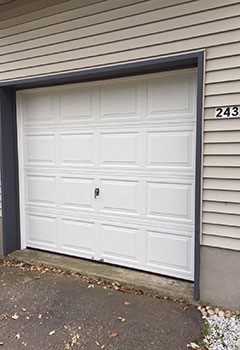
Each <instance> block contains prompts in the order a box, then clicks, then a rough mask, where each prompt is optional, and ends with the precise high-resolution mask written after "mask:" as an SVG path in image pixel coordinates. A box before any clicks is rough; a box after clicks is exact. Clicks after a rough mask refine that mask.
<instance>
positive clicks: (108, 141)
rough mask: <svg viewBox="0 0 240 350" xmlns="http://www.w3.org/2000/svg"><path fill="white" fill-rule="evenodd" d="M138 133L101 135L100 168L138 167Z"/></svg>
mask: <svg viewBox="0 0 240 350" xmlns="http://www.w3.org/2000/svg"><path fill="white" fill-rule="evenodd" d="M139 142H140V135H139V133H138V132H126V131H125V132H116V131H115V132H108V133H101V135H100V145H101V165H102V166H117V167H119V166H131V167H132V166H134V167H137V166H139Z"/></svg>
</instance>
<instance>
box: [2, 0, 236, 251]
mask: <svg viewBox="0 0 240 350" xmlns="http://www.w3.org/2000/svg"><path fill="white" fill-rule="evenodd" d="M23 3H24V4H23ZM49 3H51V6H50V5H49ZM46 6H47V7H46ZM2 9H3V10H4V11H0V13H1V14H0V81H10V80H14V79H23V78H27V77H36V76H44V75H49V74H56V73H61V72H70V71H79V70H84V69H91V68H97V67H102V66H107V65H117V64H120V63H128V62H133V61H138V60H144V59H150V58H156V57H159V56H167V55H172V54H174V55H176V54H182V53H186V52H192V51H196V50H205V52H206V65H205V92H204V116H203V183H202V187H203V193H202V197H203V202H202V223H203V224H202V245H203V246H208V247H218V248H222V249H224V250H226V251H228V250H229V251H230V250H233V251H239V249H240V233H239V232H240V216H239V212H240V167H239V164H240V119H221V120H219V119H215V118H214V109H215V107H217V106H222V105H223V106H230V105H240V97H239V86H240V64H239V62H240V44H239V37H240V29H239V20H240V3H239V0H196V1H191V0H162V1H159V0H148V1H146V0H106V1H101V0H82V1H79V0H69V1H64V0H52V1H50V2H49V1H47V0H42V1H29V0H27V1H24V2H23V0H17V1H15V2H14V3H12V4H11V3H10V4H6V5H2V6H1V10H2Z"/></svg>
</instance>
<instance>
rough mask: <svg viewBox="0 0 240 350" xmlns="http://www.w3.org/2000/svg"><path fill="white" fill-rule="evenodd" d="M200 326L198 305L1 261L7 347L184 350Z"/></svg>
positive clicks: (0, 337) (0, 321)
mask: <svg viewBox="0 0 240 350" xmlns="http://www.w3.org/2000/svg"><path fill="white" fill-rule="evenodd" d="M201 327H202V320H201V315H200V313H199V312H198V310H197V309H196V307H194V306H187V307H186V305H185V304H180V303H178V302H173V301H170V300H167V299H157V298H154V297H150V296H147V295H135V294H134V293H124V292H121V291H114V290H112V289H109V288H107V287H106V286H102V285H97V284H91V283H90V282H87V281H83V280H81V279H80V278H77V277H76V276H72V275H62V274H57V273H53V272H47V273H41V272H40V271H39V272H36V271H29V270H25V269H20V268H19V267H9V266H3V264H0V349H3V350H19V349H29V350H53V349H54V350H67V349H84V350H98V349H105V350H108V349H109V350H110V349H111V350H113V349H114V350H184V349H186V348H187V347H186V345H187V344H188V343H190V342H198V341H199V340H200V338H201Z"/></svg>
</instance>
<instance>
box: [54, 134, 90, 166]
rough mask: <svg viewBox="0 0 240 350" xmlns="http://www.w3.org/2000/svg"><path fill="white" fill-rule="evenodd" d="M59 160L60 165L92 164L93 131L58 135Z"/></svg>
mask: <svg viewBox="0 0 240 350" xmlns="http://www.w3.org/2000/svg"><path fill="white" fill-rule="evenodd" d="M60 150H61V151H60V159H61V160H60V162H61V164H62V165H72V166H79V165H81V166H86V165H88V166H89V165H91V166H93V165H94V133H75V134H61V135H60Z"/></svg>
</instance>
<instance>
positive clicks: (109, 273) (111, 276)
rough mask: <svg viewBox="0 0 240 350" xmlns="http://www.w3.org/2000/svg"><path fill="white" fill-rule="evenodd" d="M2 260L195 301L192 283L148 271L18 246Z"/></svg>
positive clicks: (192, 302)
mask: <svg viewBox="0 0 240 350" xmlns="http://www.w3.org/2000/svg"><path fill="white" fill-rule="evenodd" d="M5 260H10V261H12V262H23V263H26V264H29V265H33V266H45V267H50V268H56V269H60V270H63V271H71V272H75V273H79V274H80V275H82V276H86V277H90V278H95V279H103V280H106V281H107V282H119V283H120V284H121V285H122V286H123V287H126V288H136V289H140V290H142V291H143V292H144V293H145V294H156V295H159V296H167V297H171V298H176V299H180V298H183V299H185V300H186V301H187V302H189V303H191V304H194V305H196V304H198V303H197V301H196V300H194V298H193V292H194V286H193V283H190V282H185V281H181V280H175V279H172V278H168V277H163V276H159V275H155V274H151V273H147V272H141V271H137V270H132V269H128V268H122V267H117V266H113V265H108V264H103V263H98V262H93V261H88V260H85V259H80V258H74V257H69V256H65V255H59V254H54V253H48V252H43V251H38V250H32V249H24V250H18V251H16V252H14V253H11V254H9V255H8V256H7V257H6V258H5Z"/></svg>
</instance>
